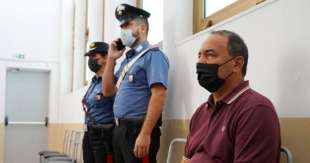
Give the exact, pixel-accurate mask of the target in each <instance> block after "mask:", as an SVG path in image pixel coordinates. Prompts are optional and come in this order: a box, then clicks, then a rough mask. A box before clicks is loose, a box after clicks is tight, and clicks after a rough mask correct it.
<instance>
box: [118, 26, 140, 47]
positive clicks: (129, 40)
mask: <svg viewBox="0 0 310 163" xmlns="http://www.w3.org/2000/svg"><path fill="white" fill-rule="evenodd" d="M121 40H122V42H123V44H124V45H125V46H128V47H131V46H132V45H133V44H134V43H135V41H136V40H137V38H136V37H134V36H133V32H132V30H131V29H121Z"/></svg>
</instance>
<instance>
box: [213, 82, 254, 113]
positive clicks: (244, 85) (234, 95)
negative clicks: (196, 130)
mask: <svg viewBox="0 0 310 163" xmlns="http://www.w3.org/2000/svg"><path fill="white" fill-rule="evenodd" d="M249 89H250V84H249V81H248V80H246V81H242V82H241V83H240V84H239V85H238V86H236V87H235V88H234V89H233V90H231V91H230V92H229V93H228V94H227V95H226V96H224V98H222V99H221V100H220V101H219V102H220V103H221V102H223V103H226V104H231V103H232V102H234V101H235V100H236V99H238V97H240V96H241V95H242V94H243V93H244V92H246V91H247V90H249ZM208 105H209V106H214V101H213V94H211V95H210V96H209V98H208ZM209 108H211V107H209Z"/></svg>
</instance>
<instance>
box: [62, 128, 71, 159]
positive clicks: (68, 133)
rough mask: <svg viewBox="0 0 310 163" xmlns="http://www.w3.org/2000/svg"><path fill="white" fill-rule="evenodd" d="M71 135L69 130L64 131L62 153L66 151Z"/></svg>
mask: <svg viewBox="0 0 310 163" xmlns="http://www.w3.org/2000/svg"><path fill="white" fill-rule="evenodd" d="M71 133H72V131H71V130H68V129H67V130H66V131H65V135H64V141H63V146H62V153H65V152H66V151H67V150H68V146H69V142H70V136H71Z"/></svg>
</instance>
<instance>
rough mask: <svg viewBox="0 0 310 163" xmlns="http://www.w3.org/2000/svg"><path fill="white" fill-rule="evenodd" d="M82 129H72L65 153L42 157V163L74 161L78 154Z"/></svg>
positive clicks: (70, 162)
mask: <svg viewBox="0 0 310 163" xmlns="http://www.w3.org/2000/svg"><path fill="white" fill-rule="evenodd" d="M83 134H84V131H73V134H72V136H71V139H70V144H69V147H68V150H67V153H65V154H60V155H49V156H46V157H44V162H43V163H54V162H55V163H59V162H66V163H75V162H76V160H77V158H78V156H77V150H78V148H79V147H80V145H79V144H81V143H82V142H81V140H82V137H83Z"/></svg>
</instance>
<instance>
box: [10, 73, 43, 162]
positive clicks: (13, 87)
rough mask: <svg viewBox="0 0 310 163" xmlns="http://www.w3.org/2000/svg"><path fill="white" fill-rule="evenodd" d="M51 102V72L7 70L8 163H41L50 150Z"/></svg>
mask: <svg viewBox="0 0 310 163" xmlns="http://www.w3.org/2000/svg"><path fill="white" fill-rule="evenodd" d="M48 99H49V72H40V71H31V70H21V69H8V70H7V79H6V100H5V102H6V104H5V115H6V118H5V123H6V127H5V162H4V163H22V162H23V163H37V162H38V160H39V158H38V151H40V150H42V149H47V125H46V124H47V123H46V122H47V121H48V119H47V110H48V105H49V104H48V102H49V100H48Z"/></svg>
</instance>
